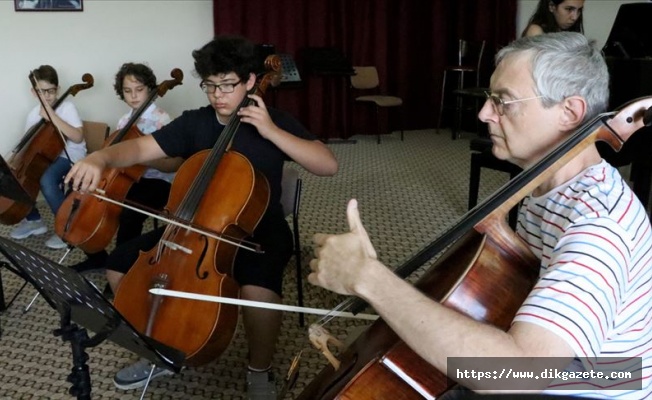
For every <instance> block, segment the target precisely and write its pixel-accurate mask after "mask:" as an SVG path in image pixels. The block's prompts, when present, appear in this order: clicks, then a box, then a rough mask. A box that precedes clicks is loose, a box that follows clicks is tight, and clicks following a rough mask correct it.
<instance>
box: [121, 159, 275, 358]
mask: <svg viewBox="0 0 652 400" xmlns="http://www.w3.org/2000/svg"><path fill="white" fill-rule="evenodd" d="M207 157H209V151H208V150H205V151H202V152H200V153H197V154H196V155H194V156H192V157H191V158H189V159H188V160H186V161H185V162H184V163H183V164H182V166H181V168H180V169H179V171H178V172H177V175H176V176H175V179H174V182H173V185H172V190H171V192H170V198H169V200H168V205H167V206H166V209H168V210H169V211H170V212H171V213H173V214H175V215H178V216H182V218H183V219H186V218H187V217H188V216H189V214H193V216H192V217H191V218H189V219H188V220H191V221H192V222H193V223H194V224H196V225H201V226H204V227H207V228H209V229H211V230H212V231H215V232H221V233H223V234H225V235H228V236H229V237H232V238H241V239H242V238H244V237H245V236H249V235H250V234H251V233H252V232H253V230H254V228H255V227H256V225H257V224H258V221H259V220H260V218H261V217H262V215H263V213H264V212H265V209H266V208H267V202H268V200H269V186H268V184H267V180H266V179H265V177H264V176H262V175H261V174H260V173H259V172H257V171H255V170H254V168H253V167H252V166H251V164H250V163H249V161H248V160H247V159H246V158H245V157H244V156H242V155H241V154H239V153H235V152H229V153H226V154H225V155H224V156H223V158H222V161H221V162H220V163H219V166H218V168H217V170H216V172H215V175H214V176H213V179H211V181H210V182H209V183H208V185H207V188H206V190H205V192H204V195H203V196H199V197H201V199H197V200H194V201H197V210H196V212H191V211H190V210H188V208H189V206H188V201H187V200H186V201H183V200H184V199H188V197H187V195H188V193H189V192H191V191H192V189H190V190H189V185H188V183H190V182H193V180H194V178H195V177H197V176H198V175H199V174H200V173H201V170H202V166H203V165H204V164H205V163H206V159H207ZM184 182H185V183H186V184H183V183H184ZM194 201H193V202H194ZM192 208H194V207H192ZM179 249H183V250H179ZM236 249H237V248H236V247H234V246H232V245H230V244H227V243H222V242H219V241H217V240H215V239H211V238H208V237H206V236H204V235H201V234H198V233H194V232H188V231H186V230H185V229H183V228H179V227H176V226H168V228H167V229H166V232H165V234H164V235H163V238H162V239H161V242H159V245H158V246H157V247H155V248H153V249H152V250H150V251H149V252H147V253H143V254H141V255H140V257H139V258H138V260H137V261H136V263H135V264H134V266H133V267H132V268H131V269H130V270H129V272H128V273H127V274H126V275H125V276H124V278H123V279H122V281H121V283H120V287H119V288H118V291H117V293H116V296H115V302H114V305H115V306H116V308H117V309H118V310H119V311H120V312H121V313H122V315H124V316H125V318H127V320H128V321H129V322H130V323H131V324H132V325H134V327H135V328H136V329H138V330H139V331H141V332H143V333H146V334H147V335H148V336H151V337H153V338H155V339H156V340H158V341H159V342H162V343H164V344H166V345H168V346H171V347H174V348H176V349H179V350H181V351H183V352H184V353H185V354H186V364H187V365H201V364H205V363H207V362H209V361H211V360H213V359H214V358H216V357H217V356H219V355H220V354H221V353H222V352H223V351H224V349H226V347H227V346H228V345H229V343H230V342H231V338H232V337H233V334H234V332H235V328H236V325H237V321H238V308H237V306H233V305H222V304H217V303H208V302H197V301H194V302H191V303H190V302H189V301H188V300H183V299H172V298H166V299H164V300H161V299H160V298H156V296H151V295H150V294H149V289H150V288H152V287H161V288H167V289H173V290H184V291H189V292H194V293H202V294H209V295H220V296H226V297H233V298H237V297H238V295H239V290H240V288H239V286H238V285H237V283H236V282H235V280H234V279H233V278H232V267H233V260H234V258H235V255H236Z"/></svg>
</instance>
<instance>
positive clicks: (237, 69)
mask: <svg viewBox="0 0 652 400" xmlns="http://www.w3.org/2000/svg"><path fill="white" fill-rule="evenodd" d="M192 57H193V58H194V59H195V71H196V72H197V75H199V77H200V78H201V79H206V78H207V77H209V76H211V75H220V74H228V73H230V72H234V73H235V74H236V75H238V77H239V78H240V79H242V80H243V81H244V80H247V79H249V74H251V73H254V74H255V73H256V72H257V71H258V69H257V68H256V67H257V65H256V63H257V62H256V60H257V58H256V50H255V46H254V44H253V43H252V42H251V41H249V40H247V39H245V38H243V37H241V36H227V35H223V36H217V37H215V38H214V39H213V40H211V41H210V42H208V43H206V44H205V45H204V46H203V47H202V48H201V49H198V50H195V51H193V52H192Z"/></svg>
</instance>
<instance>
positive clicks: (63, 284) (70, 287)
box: [0, 237, 185, 399]
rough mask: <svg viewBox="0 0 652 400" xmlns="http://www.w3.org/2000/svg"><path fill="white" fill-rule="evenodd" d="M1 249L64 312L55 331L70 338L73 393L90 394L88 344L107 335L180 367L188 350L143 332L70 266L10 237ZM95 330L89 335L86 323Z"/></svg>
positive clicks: (86, 396) (165, 365) (154, 360)
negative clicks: (15, 241) (89, 336)
mask: <svg viewBox="0 0 652 400" xmlns="http://www.w3.org/2000/svg"><path fill="white" fill-rule="evenodd" d="M0 253H2V254H3V255H4V256H5V257H6V258H7V259H8V260H9V261H10V262H11V263H12V264H13V266H14V267H15V268H16V270H13V269H12V268H9V267H8V269H9V270H11V271H12V272H14V273H16V274H17V275H19V276H20V277H22V278H23V279H25V280H27V281H28V282H30V283H31V284H32V285H33V286H34V287H35V288H36V290H38V291H39V293H40V294H41V295H42V296H43V298H44V299H45V300H46V301H47V302H48V303H49V304H50V306H52V308H54V309H56V310H57V311H58V312H59V313H60V314H61V329H57V330H55V335H57V336H62V338H63V340H64V341H70V342H71V345H72V350H73V369H72V371H73V372H72V374H71V375H70V376H69V377H68V381H70V382H72V383H73V387H71V388H70V394H72V395H75V396H77V397H78V398H80V399H90V375H89V373H88V366H87V365H85V361H86V360H87V359H88V355H86V353H84V351H83V350H84V348H86V347H93V346H96V345H98V344H100V343H101V342H103V341H104V340H105V339H107V340H110V341H112V342H113V343H115V344H117V345H119V346H121V347H124V348H125V349H127V350H130V351H132V352H133V353H136V354H138V355H139V356H141V357H143V358H146V359H147V360H149V361H151V362H152V363H154V364H156V365H158V366H160V367H163V368H167V369H169V370H172V371H174V372H179V371H180V370H181V366H182V363H183V361H184V360H185V355H184V354H183V353H182V352H181V351H179V350H176V349H173V348H171V347H169V346H166V345H164V344H162V343H159V342H157V341H156V340H154V339H152V338H149V337H147V336H144V335H142V334H140V333H139V332H138V331H137V330H136V329H135V328H134V327H133V326H131V324H130V323H129V322H127V320H125V319H124V318H123V317H122V315H121V314H120V313H119V312H118V310H116V309H115V308H114V307H113V305H111V303H109V302H108V301H107V300H106V299H105V298H104V297H103V296H102V294H101V293H100V292H99V291H98V290H97V289H96V288H95V287H94V286H93V285H92V284H91V283H90V282H89V281H88V280H86V278H84V277H83V276H81V275H80V274H79V273H78V272H76V271H75V270H73V269H72V268H68V267H64V266H62V265H60V264H57V263H55V262H53V261H51V260H49V259H47V258H45V257H43V256H41V255H39V254H37V253H35V252H34V251H32V250H29V249H27V248H25V247H23V246H21V245H19V244H16V243H14V242H12V241H11V240H8V239H5V238H2V237H0ZM77 325H79V326H81V327H83V328H85V329H88V330H90V331H92V332H95V336H94V337H92V338H90V339H89V338H88V335H87V334H86V330H85V329H79V328H78V327H77Z"/></svg>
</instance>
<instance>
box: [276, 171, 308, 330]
mask: <svg viewBox="0 0 652 400" xmlns="http://www.w3.org/2000/svg"><path fill="white" fill-rule="evenodd" d="M301 186H302V181H301V178H300V177H299V171H297V170H296V169H294V168H292V167H290V166H285V167H284V168H283V180H282V181H281V205H282V206H283V212H284V213H285V215H286V216H288V217H289V216H292V235H293V241H294V259H295V264H296V265H295V267H296V279H297V299H298V301H297V303H298V305H299V307H303V276H302V274H303V271H302V268H301V241H300V238H299V207H300V206H301ZM304 323H305V322H304V315H303V313H299V325H300V326H303V325H304Z"/></svg>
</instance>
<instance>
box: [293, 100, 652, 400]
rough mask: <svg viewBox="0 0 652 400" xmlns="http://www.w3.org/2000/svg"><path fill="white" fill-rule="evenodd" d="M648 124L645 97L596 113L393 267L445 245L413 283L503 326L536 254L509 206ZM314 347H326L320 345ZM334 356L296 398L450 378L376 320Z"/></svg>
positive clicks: (367, 395) (344, 395)
mask: <svg viewBox="0 0 652 400" xmlns="http://www.w3.org/2000/svg"><path fill="white" fill-rule="evenodd" d="M650 125H652V97H647V98H643V99H639V100H635V101H633V102H631V103H629V104H627V105H626V106H624V107H623V108H622V110H620V111H619V112H617V113H604V114H601V115H598V116H597V117H596V118H594V119H593V120H592V121H589V122H588V123H586V124H585V125H584V126H583V127H581V128H580V129H578V130H577V131H576V132H575V133H574V134H573V135H571V137H569V138H568V140H566V141H565V142H564V143H561V144H560V145H559V146H558V147H557V148H556V149H554V150H553V151H552V152H550V153H549V154H548V155H547V156H545V157H544V158H543V159H542V160H540V161H539V162H538V163H536V164H535V165H534V166H532V167H531V168H529V169H527V170H525V171H523V172H521V173H520V174H519V175H518V176H516V177H515V178H514V179H513V180H511V181H510V182H509V183H507V184H506V185H505V186H503V187H502V188H500V189H499V190H498V191H497V192H496V193H494V194H493V195H492V196H490V197H489V198H488V199H487V200H485V201H484V202H483V203H482V204H480V205H478V206H476V207H475V208H474V209H472V210H470V211H469V212H468V213H467V214H466V215H465V216H464V217H462V219H461V220H460V221H459V222H458V223H457V224H456V225H455V226H453V227H452V228H450V229H449V230H448V231H446V232H445V233H444V234H443V235H442V236H440V237H439V238H437V239H436V240H435V241H434V242H432V243H431V244H429V245H427V246H426V247H425V248H424V249H422V250H421V251H420V252H419V253H417V254H416V255H415V256H414V257H412V258H411V259H409V260H408V261H407V262H406V263H405V264H403V265H402V266H401V267H399V268H398V269H397V270H396V274H397V275H398V276H400V277H402V278H405V277H407V276H408V275H409V274H411V273H412V272H414V271H415V270H416V269H417V268H419V267H421V266H422V265H424V263H426V262H427V261H429V260H430V259H431V258H432V257H434V256H435V255H437V254H440V253H441V252H442V251H444V250H446V251H445V252H444V253H443V255H442V256H441V257H440V258H439V259H438V260H437V261H436V263H435V264H434V265H433V266H432V267H430V268H429V269H428V270H427V271H426V272H425V273H424V274H423V276H422V277H421V278H420V279H419V280H418V281H417V283H416V285H415V286H416V287H417V288H418V289H419V290H420V291H422V292H423V293H424V294H426V295H427V296H428V297H430V298H431V299H433V300H435V301H438V302H440V303H442V304H443V305H445V306H448V307H450V308H452V309H454V310H456V311H458V312H460V313H462V314H465V315H467V316H469V317H471V318H473V319H475V320H478V321H481V322H484V323H487V324H492V325H494V326H496V327H498V328H501V329H503V330H506V329H508V328H509V325H510V323H511V321H512V320H513V318H514V315H515V314H516V312H517V311H518V309H519V308H520V306H521V304H522V303H523V301H524V300H525V299H526V297H527V296H528V294H529V292H530V290H531V288H532V287H533V285H534V284H535V283H536V281H537V279H538V276H539V260H538V259H537V258H536V257H535V256H534V254H532V252H531V251H530V249H529V248H528V247H527V246H526V245H525V243H524V242H523V241H522V240H521V239H520V238H519V237H518V236H517V235H516V234H515V233H514V232H513V231H512V230H511V229H510V228H509V226H508V225H507V223H506V217H507V213H508V212H509V210H510V209H511V208H512V207H514V206H516V205H517V204H518V203H519V202H520V200H521V199H522V198H524V197H525V196H526V195H527V194H529V193H531V192H532V191H533V190H534V189H536V188H537V187H539V186H540V185H541V184H542V183H543V182H545V181H546V180H548V179H550V177H551V176H552V175H553V174H554V173H555V172H556V171H557V170H558V169H559V168H561V167H562V166H563V165H565V164H566V163H567V162H568V161H570V160H572V159H573V158H574V157H575V156H576V155H577V154H578V153H580V152H581V151H583V150H584V149H586V148H588V147H589V146H591V145H593V144H594V143H595V142H596V141H597V140H601V141H605V142H607V143H608V144H609V145H610V146H611V147H612V148H614V149H615V150H619V149H620V148H621V147H622V145H623V144H624V143H625V141H626V140H627V139H629V137H631V135H632V134H634V133H635V132H636V131H638V130H639V129H640V128H642V127H643V126H650ZM486 288H491V290H490V291H488V290H486ZM345 303H348V306H351V308H352V309H353V310H354V312H355V310H360V309H362V308H363V307H364V302H363V301H361V300H360V299H357V300H354V299H353V298H351V299H349V300H347V301H346V302H345ZM433 329H436V327H433ZM311 331H312V332H311V340H312V333H314V332H317V333H319V332H322V334H323V330H322V329H321V327H320V326H315V327H311ZM320 350H322V351H323V352H324V353H325V354H330V353H329V350H328V349H327V348H320ZM340 358H341V362H340V363H339V365H338V364H337V363H332V364H333V365H332V366H330V365H329V366H326V367H325V368H324V369H323V370H322V371H321V372H320V373H319V374H318V375H317V377H316V378H315V379H314V380H313V381H312V382H311V383H310V384H308V386H307V387H306V388H305V390H304V391H303V392H302V393H301V394H300V396H299V397H298V399H301V400H313V399H374V400H376V399H378V400H383V399H387V400H389V399H423V398H427V399H434V398H437V397H439V396H440V395H442V394H444V393H446V392H447V391H448V390H450V389H451V388H452V387H453V386H454V385H455V383H454V382H453V381H452V380H451V379H449V378H448V377H447V376H446V375H444V374H443V373H442V372H440V371H439V370H437V369H436V368H434V367H433V366H431V365H430V364H428V363H427V362H426V361H425V360H424V359H422V358H421V357H420V356H418V355H417V354H416V353H414V352H413V351H412V350H411V349H410V348H409V347H408V346H407V345H406V344H405V343H404V342H402V341H401V340H400V338H399V337H398V335H396V334H395V333H394V332H393V331H392V330H391V328H390V327H389V326H388V325H387V323H385V322H384V321H382V320H378V321H377V322H375V323H374V324H373V325H371V326H370V327H369V329H368V330H366V331H365V332H364V333H363V334H362V335H361V336H360V337H358V338H357V339H356V340H355V342H354V343H353V344H352V345H351V346H350V347H349V348H348V349H347V350H346V351H345V352H344V353H343V354H342V355H341V357H340Z"/></svg>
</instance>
